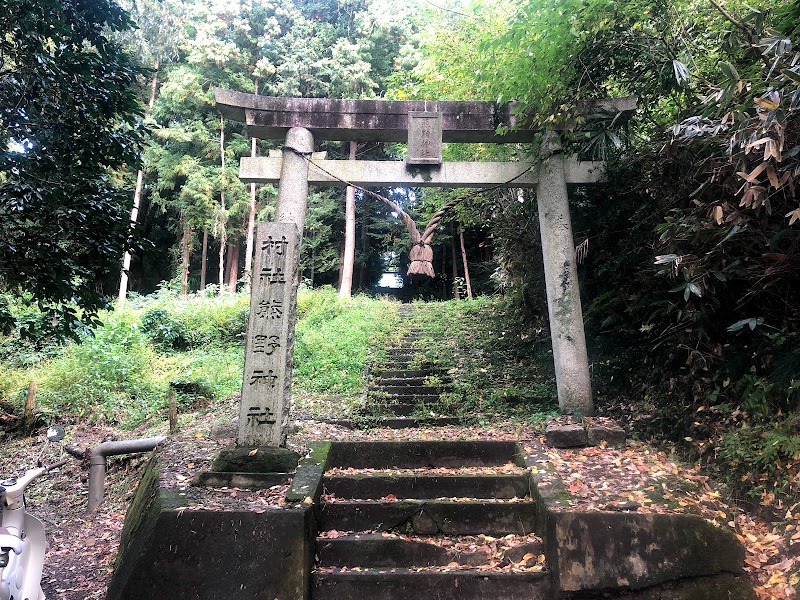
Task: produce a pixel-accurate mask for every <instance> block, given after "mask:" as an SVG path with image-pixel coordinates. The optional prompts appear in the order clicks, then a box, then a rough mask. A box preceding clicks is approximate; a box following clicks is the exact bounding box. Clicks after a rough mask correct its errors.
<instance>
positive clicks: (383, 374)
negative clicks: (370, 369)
mask: <svg viewBox="0 0 800 600" xmlns="http://www.w3.org/2000/svg"><path fill="white" fill-rule="evenodd" d="M375 371H376V372H377V373H380V379H422V380H424V379H425V378H426V377H430V376H431V375H432V373H431V372H430V371H428V370H425V369H417V370H411V369H408V370H403V369H395V368H388V367H387V368H386V369H384V370H380V369H379V368H377V367H376V368H375Z"/></svg>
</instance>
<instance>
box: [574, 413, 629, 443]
mask: <svg viewBox="0 0 800 600" xmlns="http://www.w3.org/2000/svg"><path fill="white" fill-rule="evenodd" d="M583 422H584V424H585V425H586V433H587V435H588V438H589V445H590V446H599V445H600V444H601V443H602V442H605V443H606V445H608V446H612V447H615V448H619V447H622V446H624V445H625V441H626V437H627V436H626V435H625V430H624V429H623V428H622V427H620V426H619V425H618V424H617V423H616V422H615V421H614V420H613V419H609V418H603V417H586V418H584V420H583Z"/></svg>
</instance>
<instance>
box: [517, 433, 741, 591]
mask: <svg viewBox="0 0 800 600" xmlns="http://www.w3.org/2000/svg"><path fill="white" fill-rule="evenodd" d="M524 458H525V464H526V465H527V466H528V467H530V469H531V484H532V495H533V497H534V499H535V500H536V506H537V518H536V532H537V533H538V534H539V535H540V536H541V537H542V538H543V539H544V542H545V555H546V557H547V563H548V567H549V568H550V570H551V572H552V574H553V578H554V583H555V584H556V585H557V586H558V587H559V588H560V589H561V590H562V592H565V593H564V594H563V595H562V596H560V597H563V598H564V599H565V600H571V599H573V598H574V599H575V600H577V599H579V598H580V599H581V600H584V599H586V598H596V597H599V596H598V595H597V594H600V593H601V590H602V597H603V598H623V597H624V598H631V599H632V600H633V599H636V598H640V599H641V600H667V599H669V600H712V599H714V600H716V599H718V598H728V597H730V598H731V599H735V600H752V599H753V598H754V597H755V596H754V595H753V593H752V586H751V585H750V584H749V583H748V582H747V580H746V578H744V577H742V578H738V577H734V576H733V575H731V574H739V573H742V570H743V569H742V565H743V563H744V556H745V551H744V547H743V546H742V545H741V544H740V543H739V541H738V540H737V539H736V536H735V535H734V534H733V532H732V531H730V530H728V529H725V528H721V527H716V526H714V525H713V524H711V523H709V522H708V521H706V520H704V519H702V518H701V517H699V516H697V515H689V514H676V513H668V514H655V513H636V512H618V511H613V512H611V511H598V510H591V511H587V510H583V511H582V510H576V509H574V508H572V507H571V505H570V494H569V491H568V490H567V488H566V486H565V485H564V482H563V481H562V480H561V478H560V477H559V475H558V473H557V471H556V469H555V468H554V467H553V465H552V464H551V463H550V461H549V458H548V455H547V451H546V449H545V448H544V446H543V445H541V444H538V443H536V442H528V443H526V445H525V456H524ZM619 508H620V509H621V508H622V507H619ZM630 508H633V506H631V507H630ZM634 592H635V593H634Z"/></svg>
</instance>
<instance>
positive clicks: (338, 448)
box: [327, 440, 525, 469]
mask: <svg viewBox="0 0 800 600" xmlns="http://www.w3.org/2000/svg"><path fill="white" fill-rule="evenodd" d="M508 463H514V464H516V465H519V466H523V467H524V466H525V465H524V462H523V457H522V456H521V455H520V454H519V452H518V448H517V444H516V442H513V441H479V440H473V441H470V440H441V441H431V440H413V441H398V442H394V441H389V442H372V441H366V442H337V443H336V444H335V445H334V446H332V447H331V450H330V452H329V453H328V463H327V467H328V468H329V469H331V468H334V467H341V468H351V469H417V468H429V467H447V468H458V467H499V466H503V465H506V464H508Z"/></svg>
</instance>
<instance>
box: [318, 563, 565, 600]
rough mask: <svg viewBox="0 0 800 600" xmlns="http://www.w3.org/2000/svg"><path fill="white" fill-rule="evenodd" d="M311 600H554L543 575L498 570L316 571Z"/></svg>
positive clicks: (549, 584) (549, 586) (544, 574)
mask: <svg viewBox="0 0 800 600" xmlns="http://www.w3.org/2000/svg"><path fill="white" fill-rule="evenodd" d="M312 586H313V590H312V597H313V598H314V600H354V599H359V600H360V599H364V598H369V600H423V599H425V598H435V599H436V600H480V599H489V598H491V600H550V599H552V598H554V597H555V592H554V590H553V589H552V586H551V583H550V578H549V577H548V576H547V574H546V573H536V572H533V573H504V572H498V571H481V570H479V569H475V570H469V571H449V572H442V571H414V570H411V569H374V570H367V571H363V570H362V571H350V570H348V571H345V572H342V571H338V570H337V571H335V572H332V573H325V572H316V573H314V574H313V576H312Z"/></svg>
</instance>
